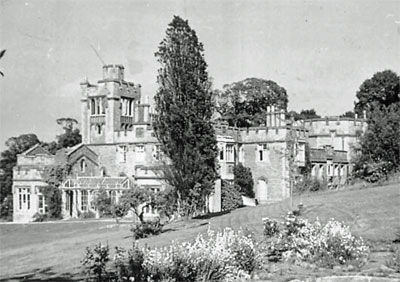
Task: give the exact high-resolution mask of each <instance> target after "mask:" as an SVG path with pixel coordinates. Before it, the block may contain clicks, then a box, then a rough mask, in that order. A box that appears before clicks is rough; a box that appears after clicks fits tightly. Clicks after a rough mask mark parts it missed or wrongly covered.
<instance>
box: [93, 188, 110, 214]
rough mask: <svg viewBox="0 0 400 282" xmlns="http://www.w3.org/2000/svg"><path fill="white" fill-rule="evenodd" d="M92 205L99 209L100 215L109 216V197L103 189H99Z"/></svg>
mask: <svg viewBox="0 0 400 282" xmlns="http://www.w3.org/2000/svg"><path fill="white" fill-rule="evenodd" d="M93 205H94V206H95V208H96V210H98V211H99V213H100V217H103V216H109V215H111V214H112V205H111V197H110V196H109V195H108V193H107V191H106V190H104V189H102V188H101V189H99V191H98V193H97V195H96V197H95V198H94V200H93Z"/></svg>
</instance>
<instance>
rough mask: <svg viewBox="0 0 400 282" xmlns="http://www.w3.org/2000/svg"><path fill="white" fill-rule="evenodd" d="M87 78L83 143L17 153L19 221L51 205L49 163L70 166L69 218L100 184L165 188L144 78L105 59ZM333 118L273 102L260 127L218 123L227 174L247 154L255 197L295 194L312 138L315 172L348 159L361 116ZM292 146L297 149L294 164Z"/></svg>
mask: <svg viewBox="0 0 400 282" xmlns="http://www.w3.org/2000/svg"><path fill="white" fill-rule="evenodd" d="M80 86H81V92H82V95H81V134H82V143H81V144H79V145H77V146H74V147H72V148H66V149H62V150H59V151H58V152H57V153H56V155H55V156H53V155H51V154H49V153H48V152H46V151H45V150H44V149H43V148H41V147H40V146H35V147H33V148H31V149H29V150H28V151H26V152H24V153H22V154H21V155H19V156H18V162H17V165H16V167H15V168H14V180H13V196H14V221H18V222H27V221H32V217H33V215H34V214H36V213H45V212H46V199H45V197H44V196H43V195H42V194H41V192H40V190H41V187H44V186H46V185H47V184H46V182H45V181H44V171H45V168H46V167H50V166H56V165H68V167H69V168H70V174H69V175H68V176H67V178H66V179H65V181H64V182H63V183H62V184H61V185H60V187H59V189H60V190H61V193H62V212H63V217H64V218H76V217H79V216H80V215H81V214H82V213H85V212H89V211H91V212H95V207H94V206H93V200H94V198H95V197H96V194H97V193H98V191H99V190H100V189H104V190H105V191H106V192H107V193H108V194H109V196H110V197H111V200H112V201H113V202H118V200H119V199H120V197H121V195H122V192H123V191H124V190H125V189H129V188H130V187H132V186H133V185H138V186H139V187H141V188H142V189H149V190H152V191H154V192H159V191H161V190H163V189H165V188H166V185H167V184H166V183H165V181H164V179H163V175H162V165H163V163H162V161H161V158H162V157H163V156H162V153H161V146H160V144H159V142H158V140H157V138H156V137H155V134H154V130H153V127H152V116H153V113H152V110H151V107H150V104H149V103H148V100H147V99H144V97H143V96H142V93H141V86H140V84H135V83H133V82H128V81H125V78H124V67H123V66H121V65H105V66H104V67H103V78H102V79H101V80H99V81H98V82H97V84H91V83H89V81H88V80H87V79H85V81H83V82H82V83H81V84H80ZM326 122H327V121H326V120H323V121H322V122H320V121H319V120H318V121H317V120H311V121H306V122H305V123H294V122H292V121H288V120H286V119H285V112H284V111H283V110H280V109H276V108H274V107H269V108H268V110H267V113H266V117H265V124H264V125H262V126H259V127H250V128H234V127H229V126H228V124H226V123H224V122H219V123H215V124H214V128H215V132H216V138H217V146H218V149H219V154H218V164H219V174H220V177H221V179H223V180H227V181H233V179H234V177H233V168H234V166H235V165H236V164H238V163H239V162H240V163H242V164H243V165H244V166H246V167H250V169H251V171H252V174H253V180H254V184H255V186H254V192H255V198H256V199H257V201H258V202H259V203H260V204H264V203H268V202H274V201H279V200H282V199H285V198H288V197H289V196H290V173H293V172H291V168H290V167H291V165H292V164H293V163H294V164H295V166H296V167H297V168H298V172H299V174H300V171H301V170H302V169H303V168H304V167H305V165H306V143H307V142H309V144H310V146H311V147H312V149H311V159H312V160H311V161H312V163H313V174H314V175H319V171H320V170H317V165H318V167H319V166H320V165H321V167H322V166H327V165H330V162H329V161H332V163H334V164H335V165H336V164H337V165H338V166H339V164H340V166H342V165H343V166H345V165H348V164H349V157H348V151H346V150H348V148H349V147H347V146H348V144H347V143H346V142H350V140H353V139H351V138H353V135H351V134H353V132H354V130H355V129H356V128H358V124H357V126H353V127H350V126H348V127H346V126H347V125H348V123H345V122H344V121H343V122H342V123H341V124H340V126H338V125H337V121H335V124H332V126H334V125H336V127H331V125H330V123H329V121H328V126H324V124H323V123H326ZM346 124H347V125H346ZM325 125H326V124H325ZM326 128H328V129H326ZM346 128H347V129H346ZM342 129H343V132H342ZM333 130H335V135H333V137H332V132H333ZM346 130H347V131H346ZM327 132H328V134H330V135H328V137H327V136H326V134H327ZM345 132H348V133H345ZM350 133H351V134H350ZM346 134H347V135H348V136H347V135H346ZM350 135H351V136H350ZM289 136H295V140H296V142H295V144H294V145H295V146H290V144H291V143H293V141H291V140H290V138H289ZM329 137H330V138H331V139H329ZM342 137H343V138H345V139H344V142H345V143H346V144H345V145H343V146H344V147H341V148H340V147H339V148H338V146H337V144H339V143H338V141H337V138H342ZM324 138H325V139H324ZM326 138H328V139H326ZM332 138H333V139H332ZM346 138H347V139H346ZM354 138H355V137H354ZM327 140H330V141H332V140H333V141H332V142H328V141H327ZM325 145H326V146H332V148H333V149H334V150H333V151H332V152H333V153H331V154H328V153H324V152H326V151H324V149H323V146H325ZM321 146H322V148H321ZM290 150H295V158H294V161H293V163H292V164H291V163H290V159H289V155H290ZM313 150H314V151H315V152H320V151H321V152H322V153H321V154H320V155H321V156H322V157H321V156H320V155H318V156H319V157H316V155H317V154H316V153H315V154H314V151H313ZM337 155H338V156H339V157H335V156H337ZM339 169H340V168H339ZM208 211H209V212H218V211H221V181H220V180H219V181H217V182H216V185H215V191H214V193H213V194H212V195H211V196H210V198H209V202H208ZM145 216H148V217H152V216H157V211H154V210H151V208H149V209H148V210H146V213H145Z"/></svg>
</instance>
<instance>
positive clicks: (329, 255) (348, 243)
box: [268, 215, 369, 267]
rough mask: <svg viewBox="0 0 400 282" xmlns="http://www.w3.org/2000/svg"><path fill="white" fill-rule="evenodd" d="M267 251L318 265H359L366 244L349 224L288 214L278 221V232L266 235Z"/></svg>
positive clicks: (366, 250)
mask: <svg viewBox="0 0 400 282" xmlns="http://www.w3.org/2000/svg"><path fill="white" fill-rule="evenodd" d="M270 240H271V242H270V245H269V249H268V252H269V253H270V255H271V256H273V257H275V256H276V255H277V254H278V255H279V256H280V257H281V259H283V260H294V261H307V262H311V263H316V264H318V265H321V266H329V267H333V266H334V265H340V264H352V265H356V266H360V265H362V264H363V263H365V261H366V258H367V256H368V251H369V249H368V247H367V246H366V244H365V243H364V241H363V240H362V238H356V237H354V236H353V235H352V234H351V233H350V230H349V227H347V226H345V225H344V224H343V223H341V222H338V221H335V220H333V219H332V220H329V221H328V222H327V223H326V224H324V225H323V224H321V223H320V222H319V220H318V219H317V221H316V222H315V223H309V222H308V221H307V220H303V219H301V218H299V217H295V216H293V215H289V216H288V217H286V219H285V222H283V223H282V224H281V228H280V232H279V233H277V235H275V236H274V238H273V239H270Z"/></svg>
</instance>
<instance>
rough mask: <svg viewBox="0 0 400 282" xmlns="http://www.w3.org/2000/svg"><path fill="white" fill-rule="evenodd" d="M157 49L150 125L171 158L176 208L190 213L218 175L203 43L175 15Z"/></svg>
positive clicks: (168, 169) (168, 170)
mask: <svg viewBox="0 0 400 282" xmlns="http://www.w3.org/2000/svg"><path fill="white" fill-rule="evenodd" d="M155 55H156V57H157V59H158V62H159V63H160V64H161V68H160V69H159V72H158V73H159V74H158V79H157V81H158V84H159V88H158V91H157V93H156V95H155V104H156V111H157V116H156V118H155V120H154V124H153V125H154V129H155V133H156V136H157V138H158V140H159V141H160V143H161V148H162V151H163V154H164V155H165V156H167V157H168V159H169V161H170V163H168V164H166V165H165V167H164V171H163V173H164V177H165V179H166V181H167V183H168V184H169V185H170V186H171V187H174V189H176V194H177V201H178V203H179V209H182V210H183V211H184V213H185V214H186V215H187V216H189V215H190V214H193V212H195V211H196V210H201V209H202V208H203V207H204V206H205V200H206V198H207V196H208V195H209V194H210V192H211V191H212V189H213V186H214V181H215V180H216V178H217V168H216V157H217V141H216V137H215V132H214V129H213V126H212V123H211V116H212V113H213V104H212V95H211V91H210V81H209V79H208V74H207V64H206V62H205V60H204V50H203V44H202V43H200V42H199V41H198V38H197V35H196V32H195V31H194V30H193V29H191V28H190V26H189V24H188V21H185V20H183V19H181V18H180V17H177V16H174V18H173V20H172V22H171V23H170V24H169V26H168V28H167V31H166V37H165V38H164V39H163V41H162V42H161V43H160V45H159V48H158V51H157V53H156V54H155Z"/></svg>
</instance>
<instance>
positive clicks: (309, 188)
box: [294, 177, 327, 194]
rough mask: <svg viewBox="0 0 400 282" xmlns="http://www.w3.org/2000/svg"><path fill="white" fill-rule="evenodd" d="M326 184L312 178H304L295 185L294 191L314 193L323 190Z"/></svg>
mask: <svg viewBox="0 0 400 282" xmlns="http://www.w3.org/2000/svg"><path fill="white" fill-rule="evenodd" d="M326 187H327V184H326V183H325V182H324V181H321V180H318V179H316V178H313V177H305V178H303V180H302V181H299V182H297V183H296V184H295V187H294V190H295V192H297V193H300V194H301V193H304V192H316V191H322V190H325V189H326Z"/></svg>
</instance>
